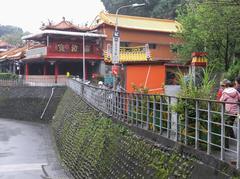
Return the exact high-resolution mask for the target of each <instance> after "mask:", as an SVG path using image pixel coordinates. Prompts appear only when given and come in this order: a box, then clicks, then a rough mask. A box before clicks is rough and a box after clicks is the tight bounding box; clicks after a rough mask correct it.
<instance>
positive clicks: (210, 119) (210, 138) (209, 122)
mask: <svg viewBox="0 0 240 179" xmlns="http://www.w3.org/2000/svg"><path fill="white" fill-rule="evenodd" d="M211 123H212V115H211V102H210V101H208V138H207V154H210V153H211V143H212V136H211V133H212V125H211Z"/></svg>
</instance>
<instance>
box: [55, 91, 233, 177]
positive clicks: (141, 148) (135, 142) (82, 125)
mask: <svg viewBox="0 0 240 179" xmlns="http://www.w3.org/2000/svg"><path fill="white" fill-rule="evenodd" d="M52 126H53V134H54V136H55V139H56V144H57V147H58V149H59V153H60V156H61V158H62V161H63V163H64V164H65V167H66V168H67V169H68V170H69V172H70V173H71V174H72V176H73V177H74V178H96V179H101V178H161V179H164V178H206V177H207V178H218V179H219V178H230V176H229V175H225V174H224V173H222V172H219V171H216V170H214V169H212V168H210V167H208V166H206V165H203V164H202V163H201V162H199V161H197V160H196V159H194V157H190V156H187V155H185V154H183V153H181V152H179V151H178V152H176V151H175V150H174V149H172V148H167V147H166V146H164V145H161V144H160V143H158V144H157V143H153V142H151V141H149V140H147V139H146V138H145V139H144V138H142V137H140V136H139V135H138V136H137V135H135V134H134V133H133V132H131V130H129V129H128V128H127V127H125V126H124V125H121V124H117V123H115V122H113V121H112V120H111V119H108V118H107V117H106V116H105V115H103V114H102V113H100V112H98V111H95V110H93V109H92V108H91V107H90V106H88V105H87V104H86V103H85V102H84V101H83V100H82V99H81V98H80V97H79V96H78V95H76V94H75V93H74V92H72V91H71V90H69V89H68V90H67V91H66V93H65V95H64V97H63V98H62V101H61V102H60V104H59V106H58V109H57V112H56V115H55V118H54V120H53V123H52Z"/></svg>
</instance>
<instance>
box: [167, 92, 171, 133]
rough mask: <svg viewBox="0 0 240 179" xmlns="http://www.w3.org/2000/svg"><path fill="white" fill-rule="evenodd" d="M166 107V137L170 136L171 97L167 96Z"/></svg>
mask: <svg viewBox="0 0 240 179" xmlns="http://www.w3.org/2000/svg"><path fill="white" fill-rule="evenodd" d="M167 103H168V107H167V110H168V111H167V114H168V115H167V138H170V132H171V111H170V110H171V98H170V97H168V101H167Z"/></svg>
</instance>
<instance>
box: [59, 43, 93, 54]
mask: <svg viewBox="0 0 240 179" xmlns="http://www.w3.org/2000/svg"><path fill="white" fill-rule="evenodd" d="M54 49H55V51H56V52H60V53H82V46H81V45H80V44H71V43H70V44H68V43H58V44H55V48H54ZM91 50H92V46H91V45H85V53H90V52H91Z"/></svg>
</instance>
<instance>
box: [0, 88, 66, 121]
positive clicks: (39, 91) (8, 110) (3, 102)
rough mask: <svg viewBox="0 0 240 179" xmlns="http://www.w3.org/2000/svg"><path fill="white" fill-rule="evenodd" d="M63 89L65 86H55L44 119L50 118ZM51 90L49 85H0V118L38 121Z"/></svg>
mask: <svg viewBox="0 0 240 179" xmlns="http://www.w3.org/2000/svg"><path fill="white" fill-rule="evenodd" d="M64 91H65V87H57V88H55V90H54V95H53V98H52V100H51V101H50V103H49V106H48V108H47V110H46V113H45V115H44V117H43V120H44V121H48V120H51V119H52V116H53V115H54V113H55V112H56V109H57V105H58V103H59V101H60V100H61V97H62V95H63V94H64ZM51 92H52V88H51V87H0V118H9V119H17V120H28V121H40V116H41V114H42V112H43V110H44V108H45V106H46V104H47V102H48V99H49V97H50V95H51Z"/></svg>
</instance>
